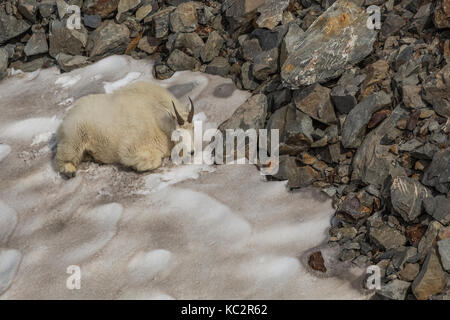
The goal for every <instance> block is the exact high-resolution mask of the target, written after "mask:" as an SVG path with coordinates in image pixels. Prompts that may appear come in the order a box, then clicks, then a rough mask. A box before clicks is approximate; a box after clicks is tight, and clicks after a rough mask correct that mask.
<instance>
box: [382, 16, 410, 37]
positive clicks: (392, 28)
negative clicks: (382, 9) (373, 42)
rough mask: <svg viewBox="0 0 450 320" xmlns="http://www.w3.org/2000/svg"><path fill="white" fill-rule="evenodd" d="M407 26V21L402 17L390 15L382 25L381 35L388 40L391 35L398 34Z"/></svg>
mask: <svg viewBox="0 0 450 320" xmlns="http://www.w3.org/2000/svg"><path fill="white" fill-rule="evenodd" d="M405 24H406V21H405V20H404V19H403V18H402V17H401V16H398V15H396V14H394V13H390V14H388V16H387V17H386V20H385V21H384V22H383V23H382V26H381V35H382V36H383V37H384V38H386V37H388V36H390V35H391V34H396V33H397V32H398V31H399V30H400V29H401V28H402V27H403V26H404V25H405Z"/></svg>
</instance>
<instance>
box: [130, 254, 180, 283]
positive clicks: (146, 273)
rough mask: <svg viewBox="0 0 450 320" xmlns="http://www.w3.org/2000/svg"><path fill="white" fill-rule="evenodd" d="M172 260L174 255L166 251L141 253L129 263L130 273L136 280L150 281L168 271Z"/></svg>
mask: <svg viewBox="0 0 450 320" xmlns="http://www.w3.org/2000/svg"><path fill="white" fill-rule="evenodd" d="M171 258H172V253H170V251H167V250H164V249H157V250H153V251H150V252H139V253H137V254H136V255H135V256H134V257H133V258H132V259H131V261H130V262H129V263H128V271H129V272H130V274H131V275H132V276H133V278H135V279H136V280H139V281H145V280H150V279H152V278H153V277H155V276H156V275H157V274H158V273H162V272H163V271H167V269H168V266H169V263H170V260H171Z"/></svg>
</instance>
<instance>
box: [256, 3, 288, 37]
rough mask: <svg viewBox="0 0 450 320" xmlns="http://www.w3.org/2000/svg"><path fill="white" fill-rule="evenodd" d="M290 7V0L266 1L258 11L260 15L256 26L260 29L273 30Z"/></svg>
mask: <svg viewBox="0 0 450 320" xmlns="http://www.w3.org/2000/svg"><path fill="white" fill-rule="evenodd" d="M288 5H289V0H266V2H265V4H264V5H262V6H261V7H259V8H258V9H257V11H258V12H259V13H260V15H259V17H258V19H257V20H256V24H257V25H258V27H260V28H267V29H270V30H272V29H273V28H275V27H276V26H277V25H278V24H279V23H280V21H281V19H282V17H283V11H284V9H286V8H287V6H288Z"/></svg>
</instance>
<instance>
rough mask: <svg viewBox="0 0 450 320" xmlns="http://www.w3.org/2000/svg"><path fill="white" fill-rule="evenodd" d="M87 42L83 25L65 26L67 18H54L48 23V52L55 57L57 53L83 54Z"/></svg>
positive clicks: (86, 33)
mask: <svg viewBox="0 0 450 320" xmlns="http://www.w3.org/2000/svg"><path fill="white" fill-rule="evenodd" d="M87 42H88V32H87V30H86V28H85V27H84V26H81V29H79V30H77V29H73V30H71V29H69V28H67V20H62V21H58V20H55V21H53V22H52V23H51V25H50V34H49V43H50V49H49V53H50V55H51V56H52V57H56V56H57V55H58V53H61V52H62V53H66V54H70V55H83V52H84V50H85V47H86V45H87Z"/></svg>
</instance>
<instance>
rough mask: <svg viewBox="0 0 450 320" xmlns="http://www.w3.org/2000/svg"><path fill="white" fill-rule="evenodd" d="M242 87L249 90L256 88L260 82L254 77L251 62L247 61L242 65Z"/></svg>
mask: <svg viewBox="0 0 450 320" xmlns="http://www.w3.org/2000/svg"><path fill="white" fill-rule="evenodd" d="M241 77H242V87H243V88H244V89H247V90H255V89H256V88H257V87H258V85H259V84H258V82H256V81H255V79H254V78H253V67H252V64H251V62H249V61H247V62H244V64H243V65H242V67H241Z"/></svg>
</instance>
